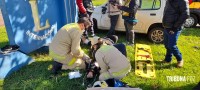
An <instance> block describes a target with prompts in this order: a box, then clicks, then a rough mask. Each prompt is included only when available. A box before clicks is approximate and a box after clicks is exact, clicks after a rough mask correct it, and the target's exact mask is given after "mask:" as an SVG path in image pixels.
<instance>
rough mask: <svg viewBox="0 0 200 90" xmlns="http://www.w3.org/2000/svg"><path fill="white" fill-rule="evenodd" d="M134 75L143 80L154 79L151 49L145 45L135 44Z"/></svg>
mask: <svg viewBox="0 0 200 90" xmlns="http://www.w3.org/2000/svg"><path fill="white" fill-rule="evenodd" d="M135 74H136V75H137V76H141V77H145V78H155V77H156V74H155V68H154V62H153V56H152V52H151V47H150V46H149V45H145V44H136V49H135Z"/></svg>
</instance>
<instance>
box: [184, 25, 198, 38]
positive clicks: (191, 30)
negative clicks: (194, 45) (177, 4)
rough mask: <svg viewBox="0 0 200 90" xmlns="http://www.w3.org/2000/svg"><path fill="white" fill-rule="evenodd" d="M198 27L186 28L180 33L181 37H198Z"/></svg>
mask: <svg viewBox="0 0 200 90" xmlns="http://www.w3.org/2000/svg"><path fill="white" fill-rule="evenodd" d="M199 32H200V26H199V27H196V28H186V29H185V30H183V31H182V33H181V35H184V36H196V37H200V33H199Z"/></svg>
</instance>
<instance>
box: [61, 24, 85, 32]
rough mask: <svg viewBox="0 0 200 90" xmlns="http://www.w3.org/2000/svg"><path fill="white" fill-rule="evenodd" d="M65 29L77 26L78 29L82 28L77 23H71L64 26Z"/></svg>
mask: <svg viewBox="0 0 200 90" xmlns="http://www.w3.org/2000/svg"><path fill="white" fill-rule="evenodd" d="M63 28H64V29H65V30H67V31H68V30H69V29H70V28H77V30H81V29H80V27H79V26H78V24H77V23H71V24H67V25H65V26H63Z"/></svg>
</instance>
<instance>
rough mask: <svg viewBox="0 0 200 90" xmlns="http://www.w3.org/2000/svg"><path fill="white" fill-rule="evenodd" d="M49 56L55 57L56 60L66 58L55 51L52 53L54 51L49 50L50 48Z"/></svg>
mask: <svg viewBox="0 0 200 90" xmlns="http://www.w3.org/2000/svg"><path fill="white" fill-rule="evenodd" d="M49 56H50V57H52V58H55V59H57V60H59V61H60V60H63V59H65V58H66V57H65V56H62V55H59V54H56V53H54V52H53V51H51V50H50V52H49Z"/></svg>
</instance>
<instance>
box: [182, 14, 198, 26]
mask: <svg viewBox="0 0 200 90" xmlns="http://www.w3.org/2000/svg"><path fill="white" fill-rule="evenodd" d="M197 22H198V19H197V17H196V16H195V15H194V14H191V15H190V17H189V18H188V19H186V21H185V23H184V26H185V27H187V28H189V27H195V26H196V25H197Z"/></svg>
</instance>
